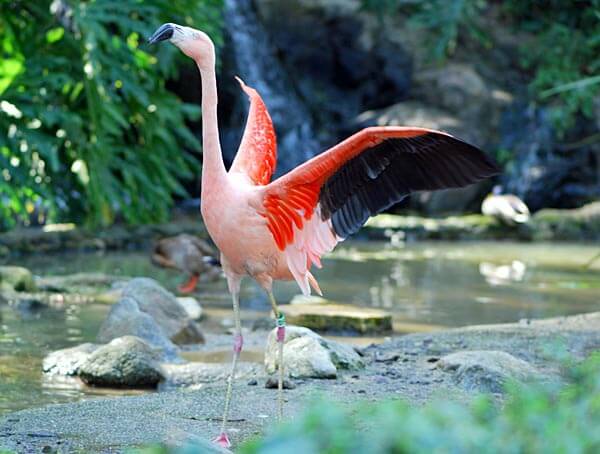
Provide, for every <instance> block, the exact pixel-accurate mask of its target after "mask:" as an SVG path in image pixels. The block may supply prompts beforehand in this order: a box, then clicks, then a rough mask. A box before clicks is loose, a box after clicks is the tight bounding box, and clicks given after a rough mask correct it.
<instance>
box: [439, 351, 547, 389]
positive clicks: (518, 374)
mask: <svg viewBox="0 0 600 454" xmlns="http://www.w3.org/2000/svg"><path fill="white" fill-rule="evenodd" d="M438 367H439V368H441V369H442V370H444V371H446V372H453V373H454V379H455V381H456V383H457V384H459V385H461V386H463V387H464V388H465V389H467V390H469V391H471V390H477V391H483V392H491V393H500V392H502V391H503V390H504V385H505V384H506V382H507V381H510V380H516V381H520V382H524V381H530V380H534V379H536V378H539V377H540V374H539V372H538V371H537V370H536V369H535V368H534V367H533V366H531V365H530V364H529V363H528V362H526V361H523V360H522V359H519V358H515V357H514V356H512V355H510V354H508V353H506V352H503V351H498V350H471V351H461V352H456V353H451V354H449V355H446V356H444V357H442V358H441V359H440V360H439V361H438Z"/></svg>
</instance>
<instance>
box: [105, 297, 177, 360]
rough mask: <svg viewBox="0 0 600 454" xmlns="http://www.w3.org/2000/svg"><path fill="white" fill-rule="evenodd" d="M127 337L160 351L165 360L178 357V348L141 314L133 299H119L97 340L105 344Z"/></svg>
mask: <svg viewBox="0 0 600 454" xmlns="http://www.w3.org/2000/svg"><path fill="white" fill-rule="evenodd" d="M127 335H131V336H137V337H139V338H140V339H143V340H144V341H146V342H147V343H148V344H149V345H151V346H153V347H155V348H159V349H161V350H162V353H163V356H164V359H165V360H172V359H175V358H177V357H178V355H179V348H178V347H177V346H176V345H175V344H174V343H173V342H171V340H170V339H169V338H168V337H167V336H166V335H165V334H164V332H163V330H162V327H161V326H160V325H159V324H158V323H157V322H156V320H154V318H152V317H151V316H150V315H148V314H146V313H145V312H142V311H141V310H140V308H139V306H138V304H137V302H136V301H135V300H134V299H132V298H121V299H120V300H119V302H118V303H116V304H115V305H114V306H112V307H111V309H110V312H109V313H108V315H107V317H106V319H105V320H104V323H102V326H101V327H100V331H99V332H98V336H97V340H98V342H100V343H106V342H110V341H111V340H113V339H116V338H119V337H122V336H127Z"/></svg>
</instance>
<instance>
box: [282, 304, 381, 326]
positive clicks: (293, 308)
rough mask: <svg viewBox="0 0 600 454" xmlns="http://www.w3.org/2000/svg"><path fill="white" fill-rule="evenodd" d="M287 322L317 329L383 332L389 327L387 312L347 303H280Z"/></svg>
mask: <svg viewBox="0 0 600 454" xmlns="http://www.w3.org/2000/svg"><path fill="white" fill-rule="evenodd" d="M280 310H281V312H282V313H283V314H284V315H285V316H286V318H287V320H288V323H290V324H293V325H301V326H305V327H307V328H311V329H316V330H319V331H332V332H352V333H361V334H364V333H384V332H389V331H391V330H392V316H391V314H389V313H388V312H385V311H382V310H379V309H372V308H366V307H360V306H354V305H351V304H337V303H331V304H323V303H321V302H319V303H317V304H311V303H304V304H290V305H283V306H280Z"/></svg>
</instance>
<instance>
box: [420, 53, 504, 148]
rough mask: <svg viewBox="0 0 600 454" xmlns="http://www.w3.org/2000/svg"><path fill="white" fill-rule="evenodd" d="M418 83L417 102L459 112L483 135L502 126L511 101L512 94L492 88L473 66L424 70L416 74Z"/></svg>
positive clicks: (457, 64)
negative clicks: (498, 125)
mask: <svg viewBox="0 0 600 454" xmlns="http://www.w3.org/2000/svg"><path fill="white" fill-rule="evenodd" d="M415 81H416V83H415V93H414V95H413V96H414V97H415V98H416V99H420V100H423V101H424V102H427V103H428V104H430V105H433V106H438V107H440V108H442V109H445V110H447V111H448V112H456V113H457V115H459V116H460V118H461V119H462V120H463V121H465V122H468V123H470V124H473V126H474V127H475V128H478V129H482V130H483V131H482V132H483V133H490V132H491V133H493V131H491V130H492V129H493V125H497V124H498V123H499V121H500V115H501V112H502V110H503V109H504V108H505V107H506V106H507V105H508V103H509V102H511V101H512V96H511V95H510V94H508V93H506V92H500V90H497V89H495V88H494V87H492V86H491V85H490V84H489V83H488V82H486V81H485V80H484V79H483V78H482V77H481V75H480V74H479V73H478V72H477V70H476V69H475V68H474V66H473V65H472V64H465V63H449V64H447V65H444V66H443V67H435V68H432V69H431V68H429V69H425V70H423V71H419V72H418V73H417V74H415ZM480 145H483V143H480Z"/></svg>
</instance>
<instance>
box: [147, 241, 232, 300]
mask: <svg viewBox="0 0 600 454" xmlns="http://www.w3.org/2000/svg"><path fill="white" fill-rule="evenodd" d="M152 263H154V264H155V265H158V266H161V267H164V268H174V269H177V270H180V271H182V272H184V273H186V274H187V275H188V276H189V278H188V280H187V281H186V282H185V283H183V284H181V285H180V286H178V287H177V290H178V291H179V292H180V293H184V294H188V293H192V292H194V291H195V290H196V287H197V285H198V282H199V280H200V276H202V277H203V280H206V281H211V280H215V279H217V278H218V277H219V276H220V275H221V267H220V262H219V260H218V259H217V253H216V251H215V249H214V248H213V247H211V245H210V244H209V243H208V242H206V241H205V240H203V239H201V238H198V237H197V236H194V235H189V234H186V233H183V234H180V235H176V236H172V237H167V238H162V239H160V240H158V241H157V243H156V245H155V246H154V250H153V252H152Z"/></svg>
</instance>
